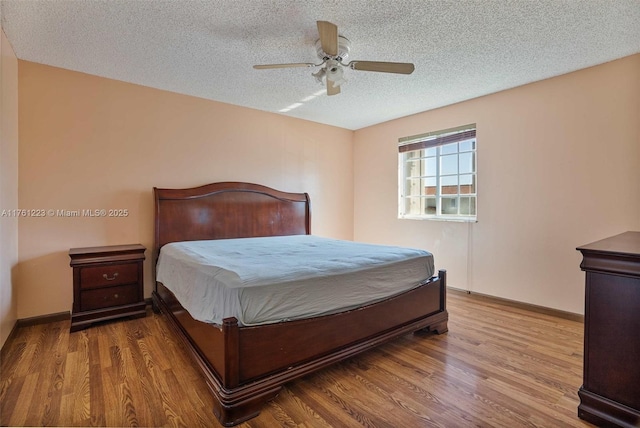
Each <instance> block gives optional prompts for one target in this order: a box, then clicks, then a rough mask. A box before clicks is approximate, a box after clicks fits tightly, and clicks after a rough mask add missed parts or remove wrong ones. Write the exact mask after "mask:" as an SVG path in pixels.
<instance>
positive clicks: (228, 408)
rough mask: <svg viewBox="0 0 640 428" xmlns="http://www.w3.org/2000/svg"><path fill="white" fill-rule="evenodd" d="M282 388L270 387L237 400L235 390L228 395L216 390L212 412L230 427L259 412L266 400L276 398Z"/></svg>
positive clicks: (219, 420)
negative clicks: (257, 393)
mask: <svg viewBox="0 0 640 428" xmlns="http://www.w3.org/2000/svg"><path fill="white" fill-rule="evenodd" d="M281 389H282V387H281V386H278V387H275V388H270V389H269V390H267V391H264V392H263V393H262V394H259V395H257V396H254V397H247V398H246V399H244V400H243V399H240V400H241V401H242V402H237V401H236V400H238V397H237V395H242V394H238V393H237V392H231V393H230V394H229V395H228V396H227V395H226V394H224V393H223V392H222V391H216V392H215V393H214V394H215V399H214V403H213V414H214V415H215V416H216V418H218V422H220V424H221V425H223V426H225V427H232V426H236V425H238V424H241V423H243V422H246V421H248V420H249V419H252V418H255V417H256V416H258V415H259V414H260V410H262V408H263V407H264V405H265V404H266V403H267V402H268V401H271V400H273V399H274V398H276V396H277V395H278V394H279V393H280V390H281Z"/></svg>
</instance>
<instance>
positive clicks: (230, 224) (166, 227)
mask: <svg viewBox="0 0 640 428" xmlns="http://www.w3.org/2000/svg"><path fill="white" fill-rule="evenodd" d="M154 198H155V238H154V248H153V266H154V277H155V278H156V285H155V289H154V291H153V293H152V301H153V307H154V310H156V311H159V312H162V313H163V314H165V315H166V319H167V321H168V323H169V325H170V326H171V328H172V330H173V331H174V332H175V333H176V335H177V336H178V337H179V338H180V339H181V341H182V342H183V344H184V346H185V349H186V350H187V352H188V353H189V354H190V356H191V357H192V359H193V360H194V362H195V364H196V365H197V367H198V368H199V370H200V371H201V372H202V374H203V376H204V378H205V380H206V382H207V385H208V386H209V389H210V390H211V392H212V395H213V398H214V400H213V401H214V405H213V410H214V414H215V415H216V417H217V418H218V420H219V421H220V423H221V424H222V425H224V426H233V425H237V424H239V423H241V422H244V421H246V420H248V419H250V418H253V417H255V416H257V415H258V414H259V412H260V409H261V407H262V406H263V405H264V403H265V402H267V401H268V400H271V399H273V398H274V397H275V396H276V395H277V394H278V392H279V391H280V389H281V388H282V385H284V384H285V383H286V382H289V381H291V380H293V379H296V378H298V377H301V376H304V375H306V374H308V373H311V372H313V371H316V370H319V369H321V368H323V367H326V366H328V365H330V364H333V363H336V362H338V361H341V360H343V359H345V358H349V357H351V356H353V355H356V354H358V353H360V352H363V351H366V350H368V349H371V348H372V347H374V346H376V345H378V344H381V343H383V342H385V341H388V340H391V339H393V338H396V337H399V336H401V335H405V334H409V333H412V332H415V331H418V330H429V331H434V332H436V333H439V334H440V333H444V332H446V331H447V320H448V314H447V310H446V304H445V303H446V272H445V271H444V270H440V271H438V273H437V275H433V276H430V277H427V278H424V279H423V280H422V281H420V282H419V284H418V285H417V286H414V287H412V288H409V289H407V290H406V291H401V292H400V293H399V294H394V295H392V296H390V297H386V298H379V299H377V300H375V301H374V302H372V303H367V304H364V305H360V306H358V307H353V308H348V309H345V310H337V311H334V312H330V313H326V314H319V315H317V316H311V317H309V316H302V317H300V318H293V319H290V320H289V319H285V320H276V321H273V320H272V321H270V322H266V323H264V322H247V321H244V322H240V321H239V318H240V317H239V316H226V317H223V318H221V319H220V320H219V321H217V322H216V320H215V319H214V320H210V322H205V321H200V320H198V319H197V318H201V317H199V316H192V314H191V313H190V312H189V311H187V309H185V307H184V305H183V304H182V303H181V302H180V301H179V300H178V298H177V297H176V294H178V293H174V292H173V291H172V290H171V289H170V288H169V287H167V286H165V284H163V283H162V282H161V281H159V280H158V277H157V276H156V275H157V272H156V269H157V261H158V258H159V256H160V254H161V249H162V248H163V247H164V246H167V248H166V250H165V253H163V256H164V255H165V254H168V250H169V248H170V247H172V246H174V243H178V244H179V243H189V242H191V241H194V242H193V243H194V244H198V245H200V241H202V242H204V243H206V242H207V241H214V240H225V241H217V242H216V243H218V244H219V243H224V245H226V244H227V243H229V244H230V243H232V242H234V241H238V240H244V238H249V239H257V238H269V237H274V238H278V239H280V237H281V238H282V239H285V238H286V239H289V238H288V237H291V239H292V240H298V239H300V240H306V239H307V238H305V237H303V236H300V237H298V235H311V230H310V229H311V211H310V201H309V195H308V194H306V193H287V192H282V191H278V190H275V189H271V188H269V187H266V186H262V185H258V184H252V183H240V182H222V183H213V184H208V185H205V186H200V187H195V188H189V189H160V188H154ZM241 238H242V239H241ZM167 244H171V245H167ZM185 285H186V286H187V288H188V287H189V286H190V284H183V286H185ZM172 288H173V287H172ZM185 305H186V303H185ZM345 326H349V328H345Z"/></svg>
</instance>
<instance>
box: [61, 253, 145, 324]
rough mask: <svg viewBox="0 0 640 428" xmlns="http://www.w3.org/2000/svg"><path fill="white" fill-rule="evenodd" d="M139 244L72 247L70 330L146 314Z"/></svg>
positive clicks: (141, 257) (141, 255)
mask: <svg viewBox="0 0 640 428" xmlns="http://www.w3.org/2000/svg"><path fill="white" fill-rule="evenodd" d="M145 250H146V248H145V247H144V246H142V245H140V244H133V245H112V246H106V247H90V248H72V249H70V250H69V257H70V258H71V262H70V266H71V267H72V268H73V311H72V312H71V331H77V330H81V329H83V328H86V327H89V326H90V325H91V324H92V323H94V322H99V321H107V320H111V319H115V318H121V317H143V316H145V315H146V310H145V301H144V289H143V287H144V281H143V276H142V262H143V261H144V252H145Z"/></svg>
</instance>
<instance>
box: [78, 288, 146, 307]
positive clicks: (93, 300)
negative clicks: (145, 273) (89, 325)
mask: <svg viewBox="0 0 640 428" xmlns="http://www.w3.org/2000/svg"><path fill="white" fill-rule="evenodd" d="M138 294H139V287H138V284H131V285H120V286H117V287H107V288H99V289H96V290H89V291H83V292H82V293H81V294H80V310H81V311H92V310H94V309H101V308H108V307H112V306H120V305H128V304H130V303H137V302H139V301H140V296H139V295H138Z"/></svg>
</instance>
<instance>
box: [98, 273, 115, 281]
mask: <svg viewBox="0 0 640 428" xmlns="http://www.w3.org/2000/svg"><path fill="white" fill-rule="evenodd" d="M102 277H103V278H104V279H106V280H107V281H113V280H114V279H116V278H117V277H118V272H116V273H114V274H113V276H112V277H109V275H107V274H106V273H103V274H102Z"/></svg>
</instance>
